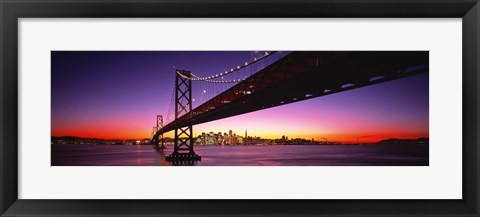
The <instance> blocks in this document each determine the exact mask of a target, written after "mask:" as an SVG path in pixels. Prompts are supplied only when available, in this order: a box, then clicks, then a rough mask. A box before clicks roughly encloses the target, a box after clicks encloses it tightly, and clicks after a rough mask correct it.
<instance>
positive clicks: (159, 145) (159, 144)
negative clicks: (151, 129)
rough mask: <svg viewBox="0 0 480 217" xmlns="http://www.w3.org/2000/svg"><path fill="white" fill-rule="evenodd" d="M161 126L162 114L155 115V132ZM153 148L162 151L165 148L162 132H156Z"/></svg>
mask: <svg viewBox="0 0 480 217" xmlns="http://www.w3.org/2000/svg"><path fill="white" fill-rule="evenodd" d="M162 127H163V116H162V115H157V128H156V132H158V131H159V130H160V129H162ZM153 148H155V150H157V151H163V149H165V140H164V138H163V133H160V134H158V136H157V137H156V138H154V140H153Z"/></svg>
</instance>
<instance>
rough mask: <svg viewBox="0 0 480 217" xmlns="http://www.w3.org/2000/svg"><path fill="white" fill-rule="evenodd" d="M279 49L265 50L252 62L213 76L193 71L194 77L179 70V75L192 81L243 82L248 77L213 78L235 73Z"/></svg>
mask: <svg viewBox="0 0 480 217" xmlns="http://www.w3.org/2000/svg"><path fill="white" fill-rule="evenodd" d="M276 52H277V51H271V52H268V51H267V52H265V54H264V55H263V56H261V57H256V58H254V59H253V61H252V62H245V64H244V65H242V66H237V68H232V69H230V71H228V70H227V71H225V72H222V73H220V74H216V75H212V76H208V77H198V76H196V75H194V74H193V73H191V75H192V77H187V76H185V75H183V74H181V73H179V72H177V74H178V75H180V76H181V77H183V78H185V79H188V80H192V81H204V82H209V83H237V82H241V81H244V80H245V79H246V78H247V77H245V78H243V79H233V80H225V81H217V80H213V79H216V78H223V77H224V76H227V75H229V74H231V73H234V72H236V71H239V70H241V69H243V68H245V67H248V66H250V65H252V64H254V63H256V62H258V61H260V60H262V59H265V58H266V57H268V56H270V55H272V54H274V53H276Z"/></svg>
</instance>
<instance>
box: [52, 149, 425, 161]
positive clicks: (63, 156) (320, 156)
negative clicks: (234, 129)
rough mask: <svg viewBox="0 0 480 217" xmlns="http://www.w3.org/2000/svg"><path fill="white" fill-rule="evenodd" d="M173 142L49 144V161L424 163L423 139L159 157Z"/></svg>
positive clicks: (232, 150) (200, 150)
mask: <svg viewBox="0 0 480 217" xmlns="http://www.w3.org/2000/svg"><path fill="white" fill-rule="evenodd" d="M172 150H173V147H171V146H168V147H167V148H166V149H165V150H158V151H156V150H154V149H152V147H151V146H123V145H110V146H109V145H53V146H52V166H172V165H174V166H193V165H197V166H427V165H428V156H429V155H428V150H429V148H428V145H426V146H420V145H408V144H407V145H366V146H349V145H342V146H335V145H325V146H308V145H288V146H283V145H278V146H224V147H222V146H197V147H195V151H196V152H197V154H199V155H202V161H200V162H177V163H169V162H167V161H165V157H166V155H169V154H170V153H172Z"/></svg>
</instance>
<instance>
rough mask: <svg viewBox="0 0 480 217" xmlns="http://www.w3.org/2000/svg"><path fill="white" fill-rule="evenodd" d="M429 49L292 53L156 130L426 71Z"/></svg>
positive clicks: (201, 121)
mask: <svg viewBox="0 0 480 217" xmlns="http://www.w3.org/2000/svg"><path fill="white" fill-rule="evenodd" d="M428 64H429V54H428V51H388V52H377V51H311V52H304V51H302V52H292V53H290V54H289V55H287V56H285V57H284V58H282V59H280V60H278V61H276V62H275V63H273V64H271V65H269V66H268V67H266V68H265V69H263V70H261V71H259V72H257V73H256V74H254V75H252V76H251V77H249V78H247V79H246V80H245V81H242V82H240V83H238V84H237V85H235V86H233V87H231V88H230V89H228V90H226V91H225V92H223V93H221V94H219V95H217V96H216V97H214V98H212V99H211V100H209V101H207V102H205V103H204V104H202V105H200V106H198V107H196V108H195V109H193V110H192V111H191V112H190V113H187V114H185V115H183V116H181V117H180V118H178V119H177V120H176V121H173V122H171V123H169V124H167V125H166V126H165V127H163V128H162V129H161V130H160V131H159V132H157V134H159V133H162V132H163V133H165V132H168V131H171V130H173V129H175V128H178V127H184V126H188V125H190V124H192V125H196V124H201V123H205V122H209V121H214V120H218V119H222V118H226V117H231V116H235V115H240V114H245V113H248V112H253V111H258V110H262V109H267V108H271V107H275V106H280V105H285V104H288V103H293V102H298V101H302V100H307V99H311V98H315V97H320V96H325V95H328V94H333V93H338V92H342V91H347V90H351V89H354V88H359V87H364V86H368V85H373V84H376V83H380V82H386V81H390V80H395V79H399V78H402V77H406V76H411V75H415V74H418V73H424V72H428Z"/></svg>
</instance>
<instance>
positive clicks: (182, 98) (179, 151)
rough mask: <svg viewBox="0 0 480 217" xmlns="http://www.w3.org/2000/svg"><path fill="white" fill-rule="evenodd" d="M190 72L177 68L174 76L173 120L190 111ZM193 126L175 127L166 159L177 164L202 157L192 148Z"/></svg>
mask: <svg viewBox="0 0 480 217" xmlns="http://www.w3.org/2000/svg"><path fill="white" fill-rule="evenodd" d="M191 78H192V73H191V72H189V71H184V70H177V71H176V76H175V122H176V121H177V119H178V118H179V117H181V115H182V114H187V115H188V114H189V113H190V112H191V111H192V81H191V80H190V79H191ZM193 143H194V142H193V127H192V124H189V125H187V126H183V127H175V140H174V148H173V153H172V154H171V155H168V156H166V157H165V160H166V161H169V162H173V163H174V164H178V162H196V161H200V160H201V159H202V157H201V156H200V155H197V154H196V153H195V151H194V150H193Z"/></svg>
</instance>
